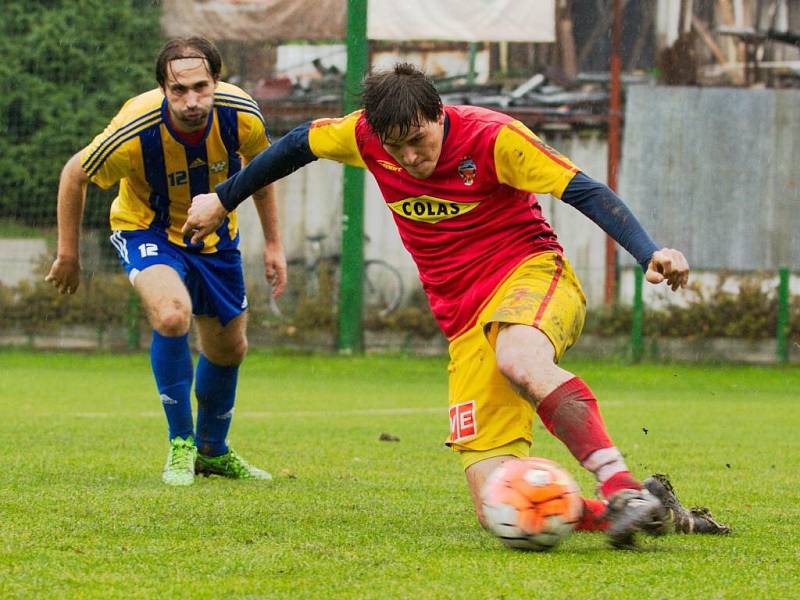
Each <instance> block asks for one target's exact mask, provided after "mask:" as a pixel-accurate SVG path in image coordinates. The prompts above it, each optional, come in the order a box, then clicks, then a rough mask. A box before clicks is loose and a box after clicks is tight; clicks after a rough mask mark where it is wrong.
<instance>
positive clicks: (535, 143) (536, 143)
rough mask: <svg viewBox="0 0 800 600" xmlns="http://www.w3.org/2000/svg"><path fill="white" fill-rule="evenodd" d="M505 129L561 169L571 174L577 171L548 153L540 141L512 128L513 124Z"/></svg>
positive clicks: (507, 125) (574, 167)
mask: <svg viewBox="0 0 800 600" xmlns="http://www.w3.org/2000/svg"><path fill="white" fill-rule="evenodd" d="M506 127H508V128H509V129H510V130H511V131H513V132H514V133H517V134H519V135H520V136H522V137H523V138H525V140H527V141H528V142H530V143H531V145H532V146H534V147H535V148H536V149H537V150H539V152H541V153H542V154H544V155H545V156H546V157H547V158H549V159H550V160H552V161H553V162H554V163H556V164H557V165H559V166H561V167H564V168H565V169H569V170H570V171H572V172H573V173H577V172H578V171H579V169H578V167H576V166H575V165H571V164H569V163H568V162H566V161H564V160H562V159H560V158H559V157H558V156H556V155H555V154H553V153H552V152H550V151H548V150H547V148H545V146H544V144H542V143H541V142H540V141H538V140H536V139H534V138H532V137H531V136H529V135H528V134H527V133H525V132H524V131H523V130H522V129H520V128H519V127H516V126H514V124H513V123H506Z"/></svg>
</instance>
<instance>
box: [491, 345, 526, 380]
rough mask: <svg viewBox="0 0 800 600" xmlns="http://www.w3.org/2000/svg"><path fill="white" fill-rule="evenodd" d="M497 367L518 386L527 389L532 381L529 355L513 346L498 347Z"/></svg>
mask: <svg viewBox="0 0 800 600" xmlns="http://www.w3.org/2000/svg"><path fill="white" fill-rule="evenodd" d="M496 360H497V369H498V370H499V371H500V373H502V374H503V376H504V377H505V378H506V379H508V380H509V381H510V382H511V383H512V384H513V385H514V386H516V387H517V388H522V389H527V388H529V387H530V383H531V373H530V369H529V368H528V363H527V357H526V356H524V353H522V352H520V351H519V350H518V349H516V348H513V347H502V348H500V347H498V348H497V354H496Z"/></svg>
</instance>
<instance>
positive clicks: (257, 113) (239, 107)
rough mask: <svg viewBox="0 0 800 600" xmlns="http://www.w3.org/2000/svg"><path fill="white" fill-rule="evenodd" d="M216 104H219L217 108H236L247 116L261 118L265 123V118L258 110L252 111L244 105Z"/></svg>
mask: <svg viewBox="0 0 800 600" xmlns="http://www.w3.org/2000/svg"><path fill="white" fill-rule="evenodd" d="M216 104H217V106H227V107H228V108H235V109H236V110H238V111H239V112H243V113H247V114H250V115H255V116H256V117H258V118H259V120H260V121H261V122H262V123H264V116H263V115H262V114H261V113H260V112H259V111H258V110H251V109H249V108H245V107H244V106H242V105H239V104H232V103H228V102H217V103H216Z"/></svg>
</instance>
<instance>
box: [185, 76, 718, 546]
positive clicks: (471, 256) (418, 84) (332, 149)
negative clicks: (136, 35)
mask: <svg viewBox="0 0 800 600" xmlns="http://www.w3.org/2000/svg"><path fill="white" fill-rule="evenodd" d="M363 98H364V110H361V111H357V112H355V113H353V114H350V115H347V116H345V117H342V118H339V119H320V120H317V121H314V122H312V123H308V124H305V125H302V126H300V127H298V128H296V129H294V130H293V131H292V132H290V133H289V134H287V135H286V136H285V137H284V138H282V139H281V140H280V141H279V142H278V143H277V144H275V145H274V146H272V147H271V148H269V149H267V150H266V151H264V152H263V153H261V155H259V156H258V157H257V158H256V159H255V160H254V161H253V162H252V163H251V164H250V165H249V166H248V167H247V168H246V169H244V170H243V171H242V172H240V173H238V174H237V175H235V176H234V177H233V178H231V179H229V180H228V181H226V182H225V183H223V184H221V185H218V186H217V187H216V193H213V194H205V195H201V196H198V197H195V198H194V201H193V203H192V207H191V208H190V209H189V218H188V219H187V222H186V225H185V229H184V233H186V234H190V233H191V235H192V240H193V241H198V240H200V239H202V238H203V236H204V235H207V234H211V233H212V232H213V231H214V229H215V228H217V227H218V226H219V223H220V222H222V221H223V220H224V219H225V218H226V215H227V214H228V211H231V210H233V209H234V208H235V207H236V206H237V205H238V203H239V202H241V201H242V200H243V199H244V198H245V197H247V195H248V194H249V193H251V191H252V190H253V189H255V188H257V187H259V186H262V185H264V184H266V183H269V182H272V181H275V180H277V179H279V178H280V177H283V176H285V175H287V174H289V173H291V172H292V171H294V170H295V169H297V168H299V167H301V166H303V165H304V164H307V163H309V162H311V161H313V160H316V159H317V158H328V159H332V160H336V161H338V162H341V163H345V164H348V165H353V166H358V167H362V168H366V169H368V170H369V171H370V172H371V173H372V174H373V176H374V177H375V179H376V181H377V183H378V186H379V187H380V189H381V192H382V194H383V197H384V200H385V203H386V206H387V209H388V210H390V211H391V213H392V217H393V218H394V221H395V223H396V225H397V228H398V231H399V232H400V236H401V238H402V240H403V243H404V245H405V247H406V248H407V249H408V251H409V252H410V254H411V256H412V257H413V259H414V261H415V262H416V265H417V268H418V270H419V276H420V279H421V281H422V285H423V288H424V290H425V292H426V294H427V296H428V299H429V302H430V306H431V310H432V311H433V314H434V316H435V317H436V319H437V321H438V322H439V325H440V326H441V328H442V330H443V332H444V333H445V335H447V337H448V339H449V340H450V348H449V351H450V356H451V362H450V366H449V369H448V371H449V395H450V402H449V403H450V436H449V437H448V439H447V444H448V445H450V446H451V447H452V448H453V450H455V451H456V452H458V453H459V455H460V457H461V460H462V464H463V466H464V469H465V473H466V477H467V482H468V485H469V488H470V492H471V494H472V498H473V501H474V504H475V511H476V513H477V516H478V519H479V521H480V522H481V523H482V524H483V523H484V518H483V514H482V509H481V501H480V490H481V487H482V486H483V483H484V482H485V481H486V478H487V476H488V475H489V473H490V472H491V471H492V470H494V469H495V468H496V467H497V466H498V465H499V464H501V463H502V462H504V461H505V460H508V459H509V458H511V457H520V456H525V455H527V454H528V450H529V447H530V445H531V441H532V435H531V427H532V421H533V414H534V412H536V413H537V414H538V416H539V418H540V419H541V420H542V422H543V423H544V425H545V426H546V427H547V429H548V430H549V431H550V432H551V433H552V434H553V435H555V436H556V437H557V438H558V439H560V440H561V441H562V442H563V443H564V444H565V445H566V446H567V448H568V449H569V450H570V451H571V453H572V454H573V456H574V457H575V458H576V459H577V460H578V462H580V464H581V465H582V466H583V467H585V468H586V469H588V470H589V471H591V472H592V473H593V474H594V476H595V478H596V479H597V482H598V486H599V490H600V493H601V495H602V497H603V498H604V499H605V501H607V502H602V501H598V500H589V499H584V506H585V514H584V520H583V521H582V522H581V524H580V528H582V529H594V528H597V529H606V530H607V532H608V534H609V537H610V541H611V543H612V545H614V546H615V547H622V548H625V547H631V546H633V544H634V539H635V538H634V536H635V534H636V533H637V532H645V533H649V534H661V533H664V532H665V531H666V530H667V529H668V527H669V521H670V514H675V515H677V514H678V513H680V515H678V516H679V517H680V518H675V519H674V524H675V527H676V528H677V529H679V530H682V531H686V532H689V531H693V532H701V531H703V532H716V533H721V532H723V531H720V530H719V529H720V528H717V529H718V530H717V531H712V530H713V529H714V524H713V523H710V522H709V521H708V520H707V519H705V517H704V516H703V515H702V514H694V513H692V514H689V511H686V510H685V509H682V507H681V506H680V504H679V503H678V502H677V500H676V499H674V494H673V495H671V494H672V492H671V488H668V487H667V486H665V485H662V484H661V483H660V482H659V481H658V480H656V479H651V480H649V481H648V482H647V483H648V485H647V486H643V485H642V484H641V483H640V482H639V481H638V480H637V479H636V478H635V477H634V476H633V475H632V474H631V472H630V471H629V469H628V466H627V465H626V463H625V460H624V458H623V455H622V453H621V452H620V451H619V450H618V449H617V447H616V446H615V445H614V443H613V442H612V441H611V438H610V436H609V434H608V433H607V431H606V426H605V424H604V422H603V419H602V417H601V415H600V411H599V409H598V406H597V401H596V399H595V397H594V394H593V393H592V391H591V390H590V389H589V387H588V386H587V385H586V384H585V383H584V382H583V381H582V380H581V379H580V378H579V377H576V376H575V375H574V374H572V373H570V372H568V371H566V370H564V369H562V368H561V367H560V366H559V365H558V362H559V359H560V358H561V357H562V355H563V354H564V352H565V351H566V350H567V349H568V348H569V347H570V346H572V345H573V344H574V343H575V341H576V340H577V338H578V336H579V335H580V332H581V328H582V327H583V322H584V315H585V310H586V299H585V297H584V294H583V291H582V290H581V286H580V283H579V282H578V280H577V278H576V276H575V274H574V272H573V270H572V268H571V267H570V264H569V261H568V260H567V259H566V258H565V257H564V253H563V250H562V248H561V245H560V244H559V242H558V239H557V237H556V234H555V233H554V232H553V230H552V228H551V227H550V225H549V224H548V223H547V221H546V220H545V218H544V216H543V214H542V211H541V207H540V206H539V203H538V201H537V200H536V196H535V195H534V194H536V193H541V194H552V195H553V196H555V197H557V198H560V199H561V200H563V201H564V202H567V203H568V204H571V205H573V206H575V207H576V208H577V209H578V210H580V211H581V212H583V213H584V214H585V215H586V216H588V217H589V218H590V219H592V220H593V221H594V222H596V223H597V224H598V225H599V226H600V227H602V228H603V229H604V230H605V231H606V232H607V233H608V234H609V235H611V236H612V237H613V238H614V239H615V240H616V241H617V242H619V243H620V244H621V245H622V246H623V247H624V248H625V249H626V250H628V251H629V252H630V253H631V254H632V255H633V256H634V257H635V258H636V260H637V261H638V262H639V264H640V265H641V266H642V269H644V271H645V272H646V277H647V280H648V281H649V282H650V283H654V284H657V283H661V282H666V283H667V285H668V286H669V287H670V288H672V290H676V289H678V288H679V287H684V286H685V285H686V283H687V280H688V276H689V266H688V264H687V261H686V259H685V258H684V256H683V254H682V253H681V252H679V251H678V250H673V249H669V248H662V249H659V248H658V246H656V244H655V243H654V242H653V240H652V239H651V238H650V236H649V235H648V234H647V232H645V231H644V229H643V228H642V227H641V226H640V224H639V223H638V221H637V220H636V218H635V217H634V216H633V215H632V214H631V212H630V211H629V210H628V208H627V207H626V206H625V204H624V203H623V202H622V201H621V200H620V199H619V198H618V197H617V196H616V195H615V194H614V193H613V192H612V191H611V190H610V189H608V187H606V186H605V185H603V184H601V183H599V182H597V181H595V180H593V179H591V178H590V177H588V176H587V175H586V174H584V173H582V172H581V171H580V169H578V168H577V167H576V166H575V165H574V164H572V162H570V161H569V159H567V158H566V157H564V156H562V155H560V154H559V153H558V152H556V151H555V150H554V149H553V148H550V147H549V146H547V145H546V144H544V143H543V142H542V141H541V140H540V139H539V138H537V137H536V136H535V135H534V134H533V133H532V132H531V131H530V130H529V129H528V128H527V127H525V126H524V125H523V124H522V123H520V122H519V121H516V120H514V119H512V118H511V117H509V116H506V115H503V114H500V113H497V112H494V111H491V110H487V109H484V108H478V107H471V106H444V105H443V104H442V101H441V98H440V97H439V94H438V93H437V91H436V89H435V88H434V87H433V85H432V84H431V83H430V81H429V80H428V79H427V78H426V77H425V76H424V74H423V73H421V72H420V71H419V70H417V69H416V68H415V67H413V66H412V65H408V64H401V65H397V66H396V67H395V68H394V69H393V70H391V71H388V72H384V73H378V74H374V75H371V76H370V77H368V78H367V79H366V80H365V82H364V93H363ZM192 232H193V233H192ZM651 492H652V493H651ZM679 523H680V524H679Z"/></svg>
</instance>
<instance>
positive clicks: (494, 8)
mask: <svg viewBox="0 0 800 600" xmlns="http://www.w3.org/2000/svg"><path fill="white" fill-rule="evenodd" d="M367 13H368V20H367V37H369V39H371V40H400V41H402V40H453V41H466V42H501V41H507V42H554V41H555V40H556V7H555V0H399V1H398V0H367Z"/></svg>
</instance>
